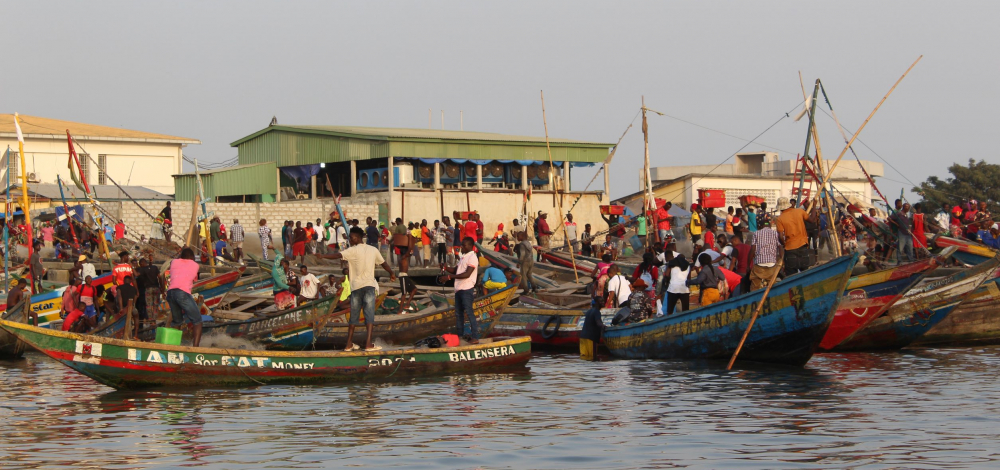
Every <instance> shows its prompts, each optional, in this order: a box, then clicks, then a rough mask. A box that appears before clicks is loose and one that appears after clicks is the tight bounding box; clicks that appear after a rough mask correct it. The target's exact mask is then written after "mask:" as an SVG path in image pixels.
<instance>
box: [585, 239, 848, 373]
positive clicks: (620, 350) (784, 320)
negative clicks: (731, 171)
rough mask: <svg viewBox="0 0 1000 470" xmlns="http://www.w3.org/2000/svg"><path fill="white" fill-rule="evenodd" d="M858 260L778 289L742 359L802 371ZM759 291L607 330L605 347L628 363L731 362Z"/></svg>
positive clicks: (806, 275) (785, 283)
mask: <svg viewBox="0 0 1000 470" xmlns="http://www.w3.org/2000/svg"><path fill="white" fill-rule="evenodd" d="M857 259H858V256H857V255H856V254H855V255H851V256H842V257H839V258H836V259H834V260H832V261H830V262H829V263H826V264H823V265H821V266H817V267H815V268H812V269H810V270H808V271H805V272H802V273H799V274H795V275H793V276H790V277H788V278H785V279H783V280H782V281H780V282H777V283H775V284H774V286H773V288H772V289H771V292H770V294H769V295H768V297H767V299H766V300H765V301H764V306H763V308H762V309H761V312H760V315H759V316H758V318H757V321H756V323H755V324H754V327H753V329H752V330H751V331H750V334H749V336H748V337H747V339H746V343H745V344H744V345H743V349H742V351H741V352H740V356H739V358H740V360H745V361H757V362H771V363H780V364H790V365H797V366H801V365H804V364H805V363H806V362H808V361H809V358H811V357H812V355H813V352H815V351H816V348H817V347H819V342H820V340H822V339H823V335H824V334H825V333H826V330H827V327H829V325H830V322H831V321H832V320H833V314H834V311H835V309H836V307H837V305H838V304H839V303H840V299H841V297H842V295H843V293H844V288H845V287H846V286H847V281H848V280H849V279H850V275H851V270H852V269H853V268H854V265H855V264H856V263H857ZM763 294H764V290H763V289H759V290H756V291H753V292H750V293H747V294H744V295H740V296H738V297H734V298H731V299H728V300H725V301H723V302H719V303H715V304H712V305H709V306H706V307H700V308H695V309H693V310H688V311H686V312H681V313H675V314H673V315H668V316H663V317H655V318H652V319H648V320H645V321H642V322H639V323H633V324H629V325H624V326H613V327H609V328H607V329H606V330H605V332H604V344H605V345H606V346H607V348H608V350H609V351H610V352H611V354H612V355H614V356H617V357H623V358H630V359H729V358H730V357H731V356H732V354H733V352H734V351H735V350H736V347H737V345H738V344H739V342H740V339H741V338H742V336H743V332H744V331H746V329H747V326H748V325H749V323H750V318H751V316H752V315H753V312H754V310H756V307H757V305H758V304H759V303H760V302H761V299H762V297H763Z"/></svg>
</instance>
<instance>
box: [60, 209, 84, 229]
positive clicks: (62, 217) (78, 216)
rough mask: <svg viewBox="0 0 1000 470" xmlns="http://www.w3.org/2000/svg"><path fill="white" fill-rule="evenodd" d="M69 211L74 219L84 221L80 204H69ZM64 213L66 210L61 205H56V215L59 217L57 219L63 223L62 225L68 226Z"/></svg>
mask: <svg viewBox="0 0 1000 470" xmlns="http://www.w3.org/2000/svg"><path fill="white" fill-rule="evenodd" d="M69 212H70V214H72V216H73V218H74V219H76V220H77V221H78V222H80V223H83V222H84V220H83V206H81V205H75V206H70V208H69ZM65 214H66V210H65V209H63V207H62V206H56V217H58V218H59V221H60V223H61V224H63V225H64V226H67V227H68V226H69V224H68V223H67V222H66V216H65Z"/></svg>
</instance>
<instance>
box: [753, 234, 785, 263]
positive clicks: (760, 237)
mask: <svg viewBox="0 0 1000 470" xmlns="http://www.w3.org/2000/svg"><path fill="white" fill-rule="evenodd" d="M780 244H781V241H780V240H779V239H778V232H776V231H774V229H772V228H771V227H764V228H761V229H760V230H757V233H754V235H753V246H754V248H755V250H756V254H755V255H754V258H753V264H755V265H773V264H774V263H777V262H778V246H779V245H780Z"/></svg>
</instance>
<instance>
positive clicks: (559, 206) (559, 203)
mask: <svg viewBox="0 0 1000 470" xmlns="http://www.w3.org/2000/svg"><path fill="white" fill-rule="evenodd" d="M540 93H541V96H542V125H543V126H544V127H545V150H546V151H547V152H548V154H549V169H550V171H549V175H550V176H551V174H552V173H551V168H552V167H553V165H552V148H551V147H549V123H548V120H546V119H545V92H544V91H541V92H540ZM553 186H554V185H553ZM553 190H554V191H558V189H556V188H555V187H553ZM553 194H555V193H553ZM555 199H556V212H558V213H559V227H560V228H562V231H563V238H564V239H567V238H568V237H569V236H568V235H567V234H566V223H565V222H564V221H563V213H562V201H561V199H562V198H559V197H557V198H555ZM567 243H569V240H567ZM569 260H570V261H571V262H572V263H573V276H574V277H575V279H576V282H580V272H579V271H578V270H577V269H576V254H574V253H573V245H572V244H570V247H569Z"/></svg>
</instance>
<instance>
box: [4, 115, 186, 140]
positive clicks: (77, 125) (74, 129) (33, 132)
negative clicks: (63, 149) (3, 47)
mask: <svg viewBox="0 0 1000 470" xmlns="http://www.w3.org/2000/svg"><path fill="white" fill-rule="evenodd" d="M17 117H18V119H19V120H20V121H21V133H22V134H24V137H25V138H28V139H30V138H36V139H38V138H41V139H64V140H65V139H66V130H67V129H68V130H69V132H70V134H73V137H74V138H77V139H81V140H118V141H130V142H158V143H176V144H200V143H201V141H200V140H198V139H190V138H187V137H177V136H172V135H166V134H154V133H152V132H142V131H133V130H129V129H121V128H118V127H108V126H98V125H96V124H84V123H82V122H73V121H62V120H59V119H51V118H44V117H38V116H25V115H23V114H18V116H17ZM0 137H17V134H16V131H15V129H14V115H13V114H0Z"/></svg>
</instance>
